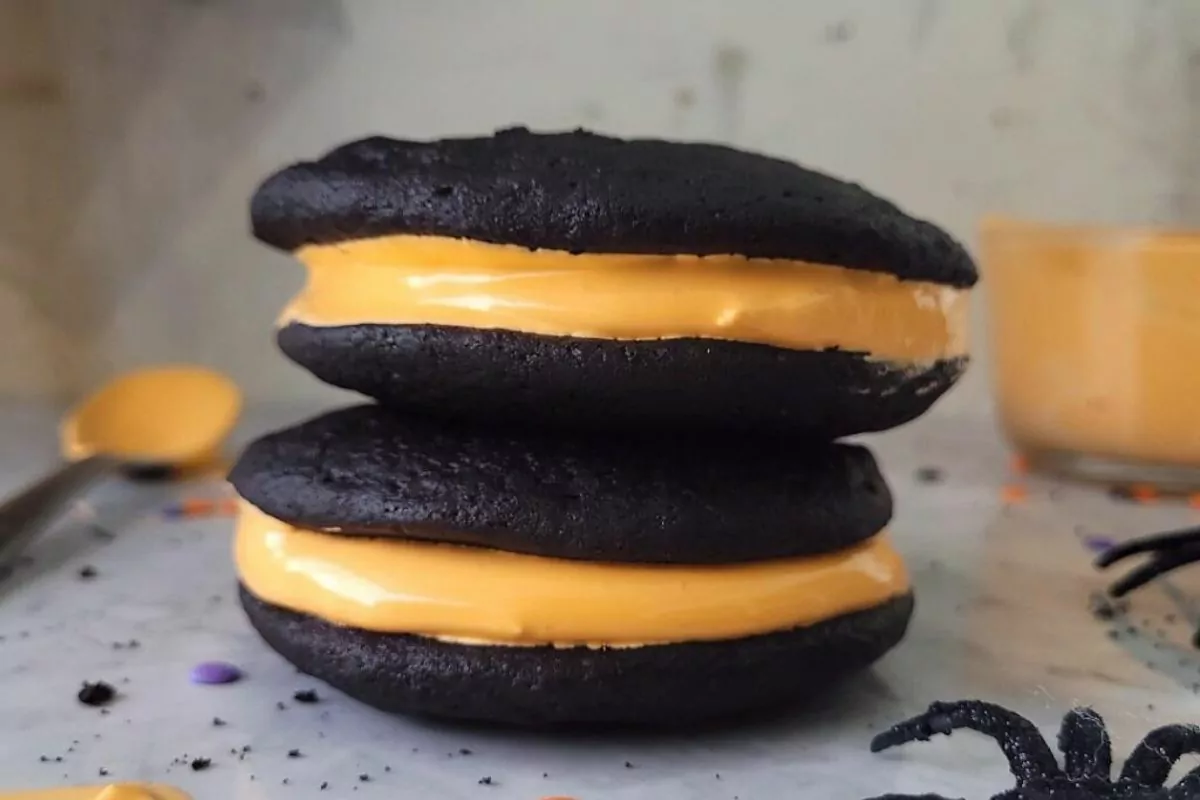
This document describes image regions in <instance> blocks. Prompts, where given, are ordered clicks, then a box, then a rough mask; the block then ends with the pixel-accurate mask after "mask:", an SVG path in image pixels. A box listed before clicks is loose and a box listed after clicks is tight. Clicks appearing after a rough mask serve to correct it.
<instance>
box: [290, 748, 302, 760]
mask: <svg viewBox="0 0 1200 800" xmlns="http://www.w3.org/2000/svg"><path fill="white" fill-rule="evenodd" d="M299 757H300V751H299V750H288V758H299Z"/></svg>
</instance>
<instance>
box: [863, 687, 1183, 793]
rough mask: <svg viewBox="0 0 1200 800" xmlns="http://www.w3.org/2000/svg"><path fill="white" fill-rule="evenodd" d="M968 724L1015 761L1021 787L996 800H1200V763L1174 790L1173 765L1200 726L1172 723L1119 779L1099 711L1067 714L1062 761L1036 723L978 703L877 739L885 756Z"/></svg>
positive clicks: (927, 716) (937, 708) (933, 713)
mask: <svg viewBox="0 0 1200 800" xmlns="http://www.w3.org/2000/svg"><path fill="white" fill-rule="evenodd" d="M957 728H968V729H970V730H974V731H977V732H979V733H982V734H985V735H987V736H991V737H992V738H993V739H995V740H996V742H997V743H998V744H999V745H1000V749H1001V750H1002V751H1003V752H1004V755H1005V757H1006V758H1007V759H1008V765H1009V769H1010V770H1011V771H1012V774H1013V777H1015V778H1016V781H1017V785H1016V786H1015V787H1013V788H1012V789H1009V790H1007V791H1004V792H1001V793H999V794H997V795H994V796H993V797H992V800H1200V767H1198V768H1196V769H1194V770H1192V771H1191V772H1189V773H1188V774H1187V775H1185V776H1184V777H1183V778H1182V779H1181V780H1180V781H1179V782H1178V783H1177V784H1175V785H1174V786H1172V787H1167V786H1166V782H1167V779H1168V778H1169V777H1170V774H1171V770H1172V769H1173V768H1174V766H1175V764H1176V762H1177V761H1179V759H1180V758H1181V757H1182V756H1183V755H1184V754H1187V753H1200V727H1198V726H1195V725H1168V726H1166V727H1163V728H1158V729H1157V730H1154V731H1151V732H1150V733H1149V734H1148V735H1147V736H1146V738H1145V739H1143V740H1142V741H1141V743H1140V744H1138V746H1137V747H1136V748H1134V751H1133V753H1132V755H1130V756H1129V760H1128V761H1126V762H1125V766H1124V768H1123V769H1122V770H1121V773H1120V775H1119V776H1118V777H1117V778H1116V779H1115V780H1114V779H1113V777H1112V742H1111V740H1110V739H1109V735H1108V729H1107V728H1106V727H1105V726H1104V720H1103V719H1101V718H1100V715H1099V714H1097V713H1096V712H1094V711H1092V710H1091V709H1089V708H1078V709H1075V710H1073V711H1070V712H1068V713H1067V715H1066V716H1065V717H1064V718H1063V722H1062V728H1061V729H1060V731H1059V734H1058V749H1059V750H1060V751H1062V754H1063V763H1062V765H1061V766H1060V765H1059V763H1058V761H1057V759H1056V758H1055V756H1054V753H1053V752H1052V751H1051V749H1050V746H1049V745H1048V744H1046V740H1045V739H1043V738H1042V736H1041V734H1040V733H1038V730H1037V728H1036V727H1035V726H1034V724H1033V723H1032V722H1030V721H1029V720H1027V719H1025V718H1024V717H1022V716H1021V715H1020V714H1017V713H1015V712H1013V711H1009V710H1008V709H1006V708H1002V707H1000V706H997V705H993V704H991V703H984V702H982V701H979V700H962V701H959V702H957V703H934V704H933V705H931V706H930V707H929V710H928V711H926V712H925V713H924V714H921V715H919V716H916V717H913V718H912V719H909V720H905V721H904V722H901V723H899V724H898V725H895V726H893V727H892V728H889V729H888V730H886V731H884V732H883V733H881V734H879V735H878V736H876V737H875V739H874V740H872V742H871V751H872V752H875V753H878V752H881V751H883V750H887V749H888V748H891V747H895V746H896V745H900V744H905V743H907V742H913V741H920V742H924V741H927V740H929V739H930V738H932V737H933V736H934V735H935V734H939V733H940V734H945V735H949V734H950V733H951V732H952V731H954V730H955V729H957ZM875 800H950V798H946V797H943V796H942V795H936V794H924V795H899V794H888V795H881V796H880V797H878V798H875Z"/></svg>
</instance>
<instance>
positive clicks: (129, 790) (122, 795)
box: [0, 783, 190, 800]
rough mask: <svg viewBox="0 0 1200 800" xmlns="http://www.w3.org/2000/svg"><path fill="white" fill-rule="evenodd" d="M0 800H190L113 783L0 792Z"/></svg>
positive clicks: (166, 789) (151, 787) (168, 790)
mask: <svg viewBox="0 0 1200 800" xmlns="http://www.w3.org/2000/svg"><path fill="white" fill-rule="evenodd" d="M0 800H190V798H189V797H188V795H186V794H184V793H183V792H181V791H180V790H178V789H176V788H174V787H171V786H164V785H162V784H150V783H113V784H107V785H104V786H66V787H62V788H58V789H31V790H29V791H23V792H4V791H0Z"/></svg>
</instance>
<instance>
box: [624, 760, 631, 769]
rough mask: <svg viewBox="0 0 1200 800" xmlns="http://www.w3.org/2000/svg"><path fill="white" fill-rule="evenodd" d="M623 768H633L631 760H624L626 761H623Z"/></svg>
mask: <svg viewBox="0 0 1200 800" xmlns="http://www.w3.org/2000/svg"><path fill="white" fill-rule="evenodd" d="M625 769H633V762H632V761H626V762H625Z"/></svg>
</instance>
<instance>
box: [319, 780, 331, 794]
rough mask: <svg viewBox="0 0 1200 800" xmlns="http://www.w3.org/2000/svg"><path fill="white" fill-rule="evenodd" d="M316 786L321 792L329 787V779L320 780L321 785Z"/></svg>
mask: <svg viewBox="0 0 1200 800" xmlns="http://www.w3.org/2000/svg"><path fill="white" fill-rule="evenodd" d="M318 788H319V789H320V790H321V791H322V792H323V791H325V790H326V789H328V788H329V781H321V785H320V786H319V787H318Z"/></svg>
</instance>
